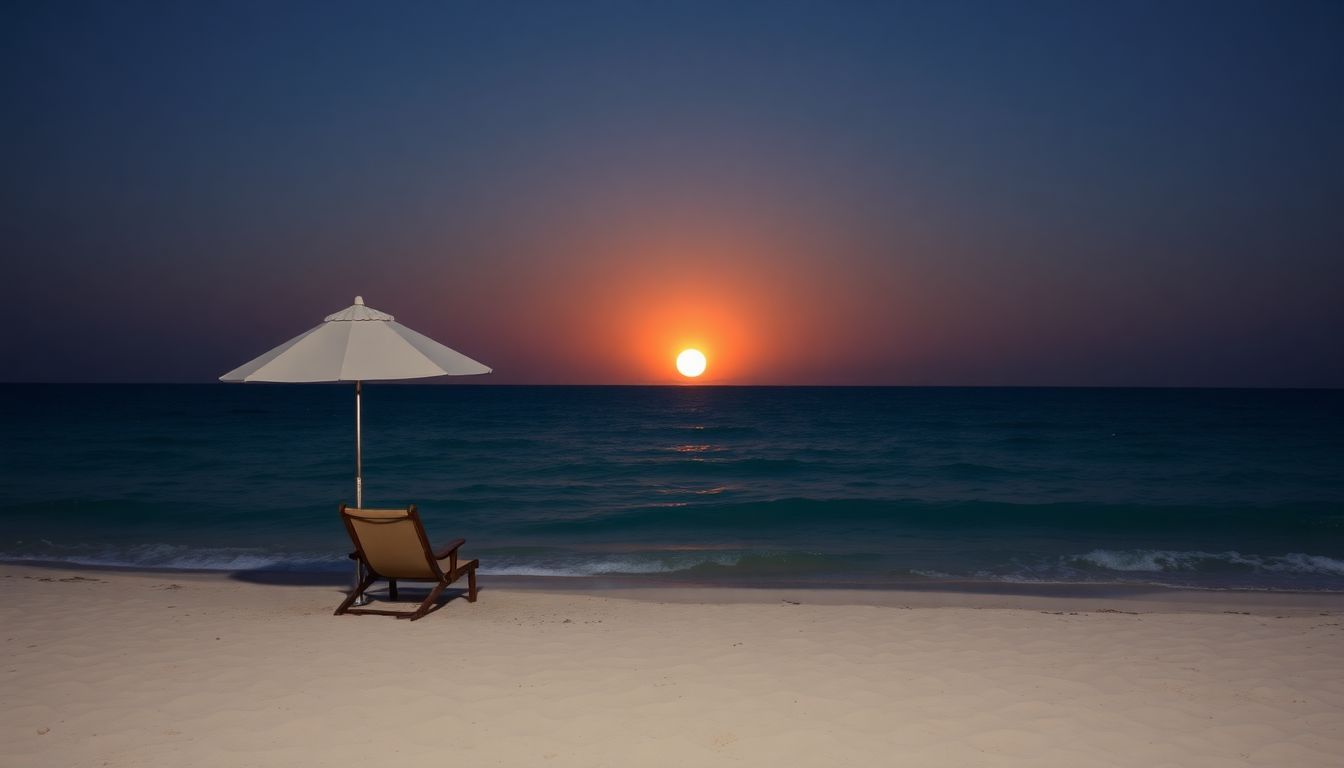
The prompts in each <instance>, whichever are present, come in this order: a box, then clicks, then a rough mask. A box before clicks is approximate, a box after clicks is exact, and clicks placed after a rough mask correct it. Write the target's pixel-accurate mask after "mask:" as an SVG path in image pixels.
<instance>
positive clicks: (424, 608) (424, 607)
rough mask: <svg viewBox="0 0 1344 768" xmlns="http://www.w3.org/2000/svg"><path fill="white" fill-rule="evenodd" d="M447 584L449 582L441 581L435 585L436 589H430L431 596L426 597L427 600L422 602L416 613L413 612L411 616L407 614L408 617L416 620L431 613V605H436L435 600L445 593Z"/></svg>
mask: <svg viewBox="0 0 1344 768" xmlns="http://www.w3.org/2000/svg"><path fill="white" fill-rule="evenodd" d="M447 586H448V583H447V582H444V581H441V582H439V583H438V584H436V585H435V586H434V589H431V590H430V591H429V597H426V598H425V602H423V603H421V604H420V607H419V608H417V609H415V613H412V614H411V615H410V616H407V617H406V618H408V619H410V620H411V621H415V620H416V619H418V618H420V617H422V616H424V615H425V614H426V613H429V609H430V607H431V606H433V605H434V601H435V600H438V599H439V595H442V594H443V590H444V589H445V588H446V587H447Z"/></svg>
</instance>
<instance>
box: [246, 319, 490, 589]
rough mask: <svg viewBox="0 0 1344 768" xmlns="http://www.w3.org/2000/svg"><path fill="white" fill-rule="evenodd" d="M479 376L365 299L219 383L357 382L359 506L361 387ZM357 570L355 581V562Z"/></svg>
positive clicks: (359, 486) (474, 365)
mask: <svg viewBox="0 0 1344 768" xmlns="http://www.w3.org/2000/svg"><path fill="white" fill-rule="evenodd" d="M480 373H490V368H488V367H487V366H484V365H481V364H480V363H478V362H476V361H475V360H472V359H471V358H470V357H467V356H466V355H464V354H462V353H461V352H457V351H455V350H452V349H449V348H448V347H445V346H444V345H442V344H440V343H439V342H437V341H435V340H433V339H431V338H429V337H428V336H425V335H423V334H420V333H416V332H415V331H413V330H411V329H410V328H407V327H406V326H404V325H402V324H400V323H398V322H396V321H395V320H394V319H393V317H392V315H389V314H387V313H386V312H379V311H378V310H376V309H374V308H372V307H366V306H364V299H363V297H360V296H356V297H355V303H354V304H353V305H351V306H349V307H346V308H345V309H343V310H341V311H340V312H335V313H332V314H330V315H327V316H326V318H324V319H323V321H322V324H321V325H319V326H317V327H316V328H313V329H312V330H310V331H308V332H306V333H303V334H300V335H298V336H295V337H294V338H292V339H290V340H289V341H287V342H285V343H284V344H281V345H280V346H278V347H276V348H275V349H272V350H271V351H269V352H267V353H265V354H263V355H261V356H260V357H258V358H256V359H254V360H251V361H250V362H247V363H243V364H242V365H240V366H238V367H237V368H234V369H233V370H232V371H229V372H228V373H226V374H224V375H223V376H220V377H219V380H220V381H242V382H247V381H270V382H295V383H301V382H318V381H353V382H355V506H356V507H363V506H364V457H363V435H362V434H361V424H360V422H361V421H362V413H361V410H362V402H361V401H362V396H361V395H362V392H363V385H362V383H363V382H365V381H373V380H386V379H423V378H428V377H430V376H469V375H473V374H480ZM355 569H356V570H355V581H356V583H358V582H359V579H360V574H359V564H358V563H356V564H355ZM363 602H367V600H365V601H363ZM363 602H361V603H360V604H363Z"/></svg>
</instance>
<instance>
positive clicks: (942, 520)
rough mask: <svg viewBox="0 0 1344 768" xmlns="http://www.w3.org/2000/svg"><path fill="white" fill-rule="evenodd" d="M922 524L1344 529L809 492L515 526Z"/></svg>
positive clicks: (1298, 519) (1288, 531) (1334, 511)
mask: <svg viewBox="0 0 1344 768" xmlns="http://www.w3.org/2000/svg"><path fill="white" fill-rule="evenodd" d="M823 524H824V525H826V526H836V525H845V524H848V525H850V526H853V525H859V526H862V527H865V528H878V529H882V530H883V531H884V532H890V533H898V532H900V531H921V530H935V531H936V530H948V529H957V530H979V531H1001V530H1016V531H1042V532H1049V533H1051V534H1052V535H1054V534H1068V533H1122V534H1125V535H1154V534H1162V533H1168V532H1178V533H1179V532H1184V533H1196V534H1200V533H1204V532H1216V533H1218V534H1220V535H1226V534H1229V533H1234V534H1242V535H1246V534H1250V535H1259V536H1265V535H1283V536H1294V537H1302V536H1308V537H1310V536H1327V537H1330V538H1332V539H1334V540H1336V541H1338V540H1339V539H1340V537H1341V534H1342V533H1344V509H1341V508H1340V507H1339V506H1338V505H1334V504H1325V503H1320V504H1316V503H1302V504H1275V505H1239V506H1231V505H1166V504H1088V503H1079V502H1057V503H1045V504H1015V503H1009V502H997V501H923V500H917V499H814V498H805V497H792V498H783V499H774V500H769V501H746V502H717V503H714V502H702V503H696V504H693V505H685V506H677V507H668V506H666V505H656V506H640V507H633V508H627V509H619V510H615V511H607V512H600V513H594V514H589V515H586V516H579V517H573V518H569V519H565V520H548V521H541V522H537V521H524V522H520V523H518V524H517V530H522V531H530V532H537V533H562V532H572V533H596V532H604V531H611V532H624V533H631V534H635V533H638V534H644V533H648V532H652V531H687V532H693V531H700V530H703V531H707V532H722V531H725V530H741V531H761V530H770V531H775V532H778V531H794V530H796V529H797V528H800V527H806V528H814V527H817V526H819V525H823Z"/></svg>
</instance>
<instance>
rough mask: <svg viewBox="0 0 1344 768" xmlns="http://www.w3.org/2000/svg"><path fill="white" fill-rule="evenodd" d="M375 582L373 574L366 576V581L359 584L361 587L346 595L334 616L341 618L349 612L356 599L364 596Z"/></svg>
mask: <svg viewBox="0 0 1344 768" xmlns="http://www.w3.org/2000/svg"><path fill="white" fill-rule="evenodd" d="M373 580H374V576H373V574H365V575H364V580H363V581H361V582H359V586H357V587H355V588H354V589H353V590H351V592H350V594H348V595H346V596H345V599H344V600H342V601H341V604H340V605H338V606H336V613H335V614H333V615H335V616H340V615H341V614H343V613H345V612H346V611H348V610H349V609H350V606H351V605H353V604H354V602H355V598H357V597H359V596H360V595H362V594H364V590H366V589H368V588H369V587H370V586H371V585H372V584H373Z"/></svg>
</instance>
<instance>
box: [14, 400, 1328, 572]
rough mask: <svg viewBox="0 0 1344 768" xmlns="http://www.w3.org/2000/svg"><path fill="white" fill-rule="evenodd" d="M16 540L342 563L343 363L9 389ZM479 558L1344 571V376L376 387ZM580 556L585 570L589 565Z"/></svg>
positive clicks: (384, 449) (293, 563)
mask: <svg viewBox="0 0 1344 768" xmlns="http://www.w3.org/2000/svg"><path fill="white" fill-rule="evenodd" d="M0 415H2V416H3V424H4V433H3V439H2V443H3V445H2V446H0V451H2V453H0V559H3V560H11V561H13V560H42V561H59V562H69V563H84V564H105V565H126V566H135V567H141V568H192V569H218V570H229V571H249V570H299V571H333V572H335V571H341V572H344V571H346V570H348V569H349V568H350V565H349V561H348V560H346V559H345V553H346V552H347V551H348V550H349V542H348V540H347V539H346V535H345V531H344V529H343V528H342V526H341V524H340V522H339V519H338V516H337V505H338V504H339V503H340V502H351V503H352V502H353V479H352V478H353V464H354V424H353V420H354V397H353V387H352V386H349V385H334V384H332V385H266V384H244V385H230V384H202V385H27V384H24V385H19V384H11V385H0ZM364 435H365V441H364V456H365V465H364V469H365V493H366V498H365V503H366V506H394V505H396V506H400V505H405V504H408V503H414V504H417V505H418V506H419V508H420V510H421V513H422V515H423V516H424V518H425V520H426V525H427V528H428V530H429V532H430V536H431V538H434V539H443V540H447V539H451V538H456V537H459V536H461V537H466V538H467V539H468V545H467V547H466V549H465V551H466V553H467V554H468V555H469V556H472V557H477V558H480V560H481V570H482V573H483V574H484V575H487V576H488V575H491V574H495V575H499V574H513V575H527V576H535V577H552V578H554V579H557V580H558V579H565V580H567V581H566V583H569V584H583V583H590V582H592V581H594V579H593V578H591V577H601V578H602V579H607V580H610V579H618V580H624V581H629V582H633V583H653V584H711V585H720V584H724V585H739V586H741V585H746V586H768V585H816V586H860V587H884V586H902V585H912V584H937V583H946V582H958V581H974V582H1100V583H1139V584H1160V585H1172V586H1184V587H1199V588H1209V589H1272V590H1282V589H1292V590H1329V591H1340V590H1344V391H1338V390H1333V391H1332V390H1299V391H1294V390H1182V389H993V388H989V389H985V388H967V389H961V388H802V387H784V388H771V387H502V386H481V385H461V384H451V385H428V386H425V385H421V386H408V385H400V384H382V383H371V384H366V385H365V389H364ZM583 577H589V578H587V579H585V578H583Z"/></svg>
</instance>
